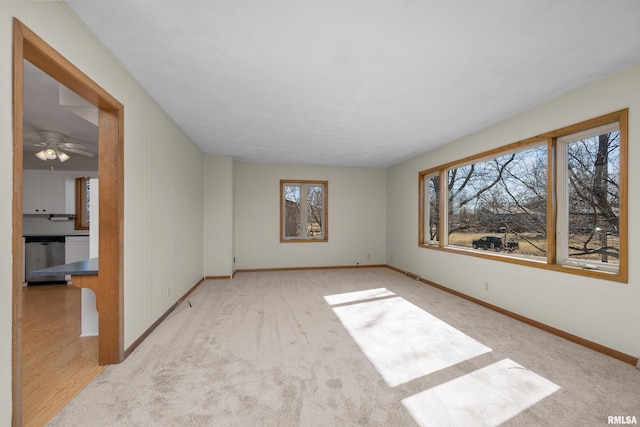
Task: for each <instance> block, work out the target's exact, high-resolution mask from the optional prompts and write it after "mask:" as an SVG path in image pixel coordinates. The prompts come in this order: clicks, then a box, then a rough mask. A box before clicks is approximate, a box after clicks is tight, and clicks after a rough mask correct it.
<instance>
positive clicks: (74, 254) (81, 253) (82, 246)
mask: <svg viewBox="0 0 640 427" xmlns="http://www.w3.org/2000/svg"><path fill="white" fill-rule="evenodd" d="M64 252H65V254H64V262H65V263H66V264H69V263H70V262H76V261H82V260H83V259H88V258H89V236H67V237H66V238H65V241H64Z"/></svg>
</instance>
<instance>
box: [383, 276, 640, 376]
mask: <svg viewBox="0 0 640 427" xmlns="http://www.w3.org/2000/svg"><path fill="white" fill-rule="evenodd" d="M386 267H387V268H389V269H390V270H393V271H395V272H398V273H400V274H406V273H407V272H406V271H404V270H401V269H399V268H396V267H392V266H390V265H387V266H386ZM420 281H421V282H422V283H425V284H427V285H429V286H433V287H434V288H438V289H440V290H442V291H445V292H448V293H450V294H453V295H455V296H458V297H460V298H464V299H466V300H467V301H471V302H473V303H476V304H478V305H481V306H483V307H486V308H488V309H490V310H493V311H496V312H498V313H500V314H504V315H505V316H509V317H511V318H512V319H516V320H519V321H521V322H523V323H526V324H528V325H531V326H534V327H536V328H538V329H541V330H543V331H545V332H549V333H550V334H553V335H556V336H559V337H561V338H564V339H566V340H569V341H571V342H574V343H576V344H580V345H581V346H583V347H587V348H589V349H591V350H594V351H597V352H599V353H602V354H605V355H607V356H609V357H613V358H614V359H618V360H620V361H622V362H625V363H628V364H630V365H634V366H636V365H637V364H638V360H639V359H638V358H637V357H634V356H631V355H629V354H626V353H623V352H621V351H618V350H614V349H612V348H609V347H606V346H604V345H602V344H598V343H595V342H593V341H589V340H587V339H584V338H582V337H579V336H577V335H573V334H570V333H569V332H565V331H563V330H561V329H557V328H554V327H553V326H549V325H546V324H544V323H542V322H538V321H537V320H533V319H529V318H528V317H525V316H522V315H520V314H518V313H514V312H513V311H509V310H505V309H504V308H501V307H498V306H497V305H493V304H490V303H488V302H485V301H482V300H480V299H477V298H474V297H472V296H469V295H467V294H464V293H462V292H459V291H456V290H453V289H450V288H448V287H446V286H443V285H440V284H438V283H436V282H432V281H431V280H427V279H424V278H420Z"/></svg>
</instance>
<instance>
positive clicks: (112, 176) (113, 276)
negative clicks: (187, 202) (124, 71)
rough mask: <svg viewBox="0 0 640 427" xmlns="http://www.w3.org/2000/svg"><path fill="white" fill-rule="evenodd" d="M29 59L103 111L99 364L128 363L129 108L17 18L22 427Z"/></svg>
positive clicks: (16, 320)
mask: <svg viewBox="0 0 640 427" xmlns="http://www.w3.org/2000/svg"><path fill="white" fill-rule="evenodd" d="M24 60H27V61H29V62H30V63H32V64H33V65H35V66H36V67H38V68H39V69H41V70H42V71H44V72H45V73H47V74H48V75H49V76H51V77H52V78H54V79H55V80H57V81H58V82H60V83H62V84H63V85H65V86H66V87H68V88H69V89H71V90H72V91H73V92H75V93H76V94H77V95H79V96H81V97H82V98H84V99H85V100H86V101H88V102H89V103H91V104H92V105H94V106H95V107H97V108H98V110H99V112H98V173H99V175H100V177H101V179H100V180H99V210H100V213H99V228H100V231H101V232H100V235H99V245H98V246H99V253H98V255H99V259H100V261H99V265H100V267H99V274H98V281H99V283H100V286H99V287H98V288H97V289H94V291H95V292H96V305H97V309H98V312H99V314H100V315H99V324H98V331H99V335H98V346H99V349H98V363H99V365H109V364H113V363H120V362H121V361H122V360H123V359H124V348H123V342H124V340H123V338H124V336H123V335H124V322H123V315H124V313H123V308H124V300H123V284H124V281H123V271H124V270H123V230H124V226H123V219H124V164H123V163H124V150H123V144H124V135H123V134H124V123H123V121H124V107H123V105H122V104H120V103H119V102H118V101H117V100H116V99H115V98H113V97H112V96H111V95H110V94H109V93H107V92H106V91H105V90H104V89H102V88H101V87H100V86H99V85H97V84H96V83H95V82H93V81H92V80H91V79H90V78H89V77H88V76H86V75H85V74H84V73H82V72H81V71H80V70H79V69H78V68H77V67H75V66H74V65H73V64H72V63H71V62H69V61H68V60H67V59H65V58H64V57H63V56H62V55H60V53H58V52H57V51H56V50H55V49H53V48H52V47H51V46H49V45H48V44H47V43H46V42H45V41H44V40H42V39H41V38H40V37H38V36H37V35H36V34H35V33H34V32H33V31H31V30H30V29H29V28H28V27H27V26H25V25H24V24H23V23H22V22H20V21H19V20H18V19H14V28H13V208H12V217H13V240H12V241H13V244H12V253H13V276H12V277H13V279H12V295H13V304H12V308H13V316H12V323H13V325H12V327H13V329H12V331H13V332H12V335H13V337H12V341H13V345H12V362H13V363H12V365H13V369H12V398H13V415H12V423H13V425H21V424H22V375H21V372H22V365H21V364H22V266H23V251H22V234H23V232H22V230H23V224H22V210H23V195H22V189H23V153H22V150H23V139H24V138H23V137H24V130H23V106H24V99H23V90H22V89H23V76H24Z"/></svg>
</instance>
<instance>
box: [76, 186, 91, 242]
mask: <svg viewBox="0 0 640 427" xmlns="http://www.w3.org/2000/svg"><path fill="white" fill-rule="evenodd" d="M88 180H89V178H84V177H82V178H76V215H75V229H76V230H88V229H89V213H88V212H87V209H86V204H87V181H88Z"/></svg>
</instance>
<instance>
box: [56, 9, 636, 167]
mask: <svg viewBox="0 0 640 427" xmlns="http://www.w3.org/2000/svg"><path fill="white" fill-rule="evenodd" d="M67 4H68V5H69V6H70V7H71V9H72V10H73V11H75V13H76V14H77V15H78V16H79V17H80V18H81V19H82V21H83V22H84V23H85V24H86V25H87V26H88V27H89V28H90V29H91V30H92V31H93V32H94V33H95V34H96V35H97V37H98V38H99V39H100V40H101V41H102V42H103V43H104V44H105V45H106V46H107V47H108V48H109V49H110V50H111V51H112V52H113V54H114V55H115V56H116V57H117V58H118V59H119V60H120V61H121V62H122V63H123V64H124V66H125V67H126V68H127V69H128V70H129V71H130V72H131V73H132V74H133V76H134V77H135V78H136V79H137V80H138V81H139V82H140V83H141V84H142V85H143V86H144V87H145V88H146V90H147V91H148V92H149V93H150V94H151V95H152V96H153V97H154V98H155V99H156V100H157V102H158V103H159V104H160V105H161V106H162V108H163V109H164V110H165V111H166V112H167V113H168V114H169V115H170V116H171V117H172V118H173V119H174V120H175V121H176V122H177V123H178V125H179V126H180V127H181V128H182V129H183V130H184V131H185V132H186V133H187V134H188V135H189V136H190V138H191V139H192V140H193V141H194V142H195V143H196V144H197V145H198V146H199V147H200V148H201V149H202V150H203V151H204V152H206V153H210V154H220V155H230V156H233V157H234V158H236V160H239V161H251V162H271V163H302V164H330V165H349V166H371V167H386V166H390V165H393V164H395V163H398V162H401V161H403V160H406V159H408V158H411V157H413V156H415V155H418V154H420V153H424V152H426V151H428V150H430V149H433V148H435V147H437V146H440V145H442V144H445V143H447V142H450V141H452V140H455V139H457V138H460V137H462V136H464V135H466V134H469V133H471V132H473V131H476V130H478V129H481V128H483V127H486V126H488V125H490V124H493V123H496V122H498V121H501V120H503V119H505V118H507V117H510V116H512V115H515V114H517V113H520V112H522V111H525V110H528V109H530V108H532V107H534V106H536V105H539V104H541V103H543V102H545V101H548V100H550V99H552V98H554V97H556V96H558V95H560V94H561V93H564V92H567V91H569V90H572V89H574V88H577V87H579V86H582V85H584V84H586V83H588V82H591V81H594V80H597V79H600V78H602V77H604V76H606V75H608V74H610V73H613V72H616V71H619V70H622V69H624V68H627V67H629V66H631V65H635V64H638V63H640V1H637V0H617V1H615V2H612V1H602V0H563V1H557V0H536V1H531V0H488V1H476V0H458V1H456V0H424V1H418V0H393V1H391V0H384V1H383V0H352V1H337V0H323V1H318V2H309V1H301V0H234V1H205V0H180V1H178V0H137V1H132V0H110V1H100V0H79V1H73V0H68V1H67Z"/></svg>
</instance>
